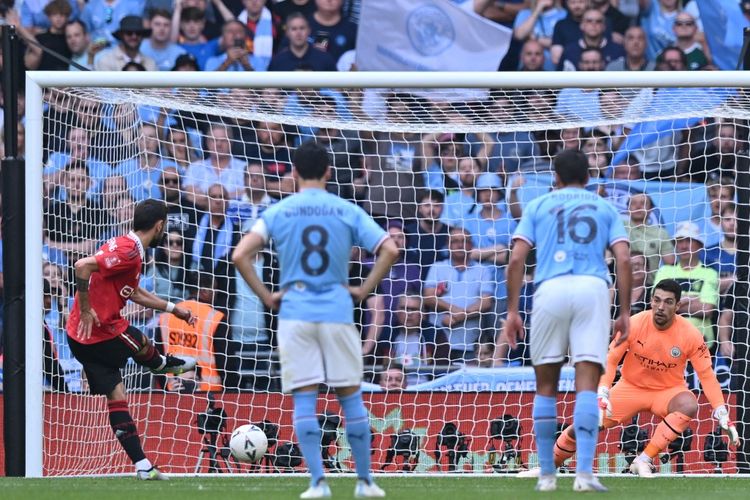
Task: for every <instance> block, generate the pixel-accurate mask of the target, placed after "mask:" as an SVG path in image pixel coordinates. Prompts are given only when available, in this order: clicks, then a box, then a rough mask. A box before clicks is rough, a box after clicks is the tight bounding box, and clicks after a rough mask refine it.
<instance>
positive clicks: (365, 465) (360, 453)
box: [336, 385, 385, 498]
mask: <svg viewBox="0 0 750 500" xmlns="http://www.w3.org/2000/svg"><path fill="white" fill-rule="evenodd" d="M336 396H337V397H338V400H339V403H340V404H341V408H342V409H343V410H344V417H345V418H346V437H347V439H348V440H349V444H350V445H351V447H352V455H354V465H355V468H356V470H357V485H356V487H355V489H354V496H355V498H382V497H384V496H385V491H383V490H382V489H381V488H380V487H379V486H378V485H377V484H375V481H373V480H372V475H371V474H370V441H371V435H370V419H369V418H368V417H367V409H366V408H365V405H364V403H363V402H362V391H361V390H360V387H359V386H358V385H357V386H351V387H338V388H337V389H336Z"/></svg>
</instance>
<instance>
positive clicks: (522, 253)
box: [503, 238, 531, 349]
mask: <svg viewBox="0 0 750 500" xmlns="http://www.w3.org/2000/svg"><path fill="white" fill-rule="evenodd" d="M530 251H531V243H530V242H529V241H527V240H526V239H524V238H515V239H514V240H513V250H512V251H511V252H510V260H509V261H508V269H507V271H506V278H507V280H508V283H507V286H508V315H507V318H506V320H505V328H504V329H503V334H504V335H505V341H506V342H507V343H508V344H509V345H510V347H511V348H513V349H515V347H516V345H517V342H518V341H519V340H521V339H523V337H524V331H523V321H522V320H521V315H520V314H519V312H518V303H519V301H520V299H521V286H522V285H523V276H524V272H525V270H526V259H527V257H528V256H529V252H530Z"/></svg>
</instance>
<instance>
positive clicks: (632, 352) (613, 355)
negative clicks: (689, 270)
mask: <svg viewBox="0 0 750 500" xmlns="http://www.w3.org/2000/svg"><path fill="white" fill-rule="evenodd" d="M681 295H682V290H681V289H680V285H679V283H677V282H676V281H674V280H671V279H665V280H661V281H660V282H659V283H657V284H656V286H655V287H654V293H653V295H652V298H651V309H650V310H648V311H643V312H641V313H638V314H636V315H635V316H633V317H632V318H630V335H629V336H628V338H627V340H626V341H625V342H623V343H622V344H620V345H615V341H613V342H612V344H611V345H610V347H609V353H608V354H607V371H606V373H605V374H604V375H603V376H602V378H601V380H600V382H599V384H600V385H599V394H598V395H599V406H600V407H601V409H602V422H601V426H602V428H604V429H609V428H610V427H614V426H616V425H618V424H622V423H627V422H629V421H630V419H631V418H632V417H633V416H635V415H637V414H638V413H640V412H642V411H650V412H651V413H653V414H654V415H656V416H658V417H661V418H663V419H664V420H662V422H661V423H659V425H658V426H657V427H656V430H655V431H654V434H653V436H652V438H651V441H650V442H649V443H648V445H647V446H646V449H645V450H643V453H641V455H639V456H638V457H636V458H635V460H633V463H632V464H631V465H630V471H631V472H632V473H633V474H637V475H639V476H641V477H652V476H653V471H654V467H653V459H654V457H656V456H657V455H658V454H659V452H661V451H662V450H663V449H664V448H666V447H667V445H668V444H669V443H670V442H672V441H674V440H675V439H677V437H678V436H679V435H680V434H682V432H683V431H684V430H685V429H686V428H687V426H688V424H689V423H690V421H691V420H693V419H694V418H695V416H696V415H697V414H698V401H697V400H696V398H695V395H694V394H693V393H692V392H690V390H689V389H688V388H687V387H686V385H685V366H686V365H687V362H688V361H690V362H691V363H692V365H693V368H695V372H696V373H697V374H698V377H699V378H700V381H701V386H702V387H703V391H704V392H705V393H706V397H707V398H708V401H709V403H710V404H711V406H712V407H713V409H714V412H713V416H714V419H716V421H717V423H718V424H719V427H721V428H722V429H723V430H724V431H725V432H726V433H727V435H728V436H729V441H730V443H731V444H732V445H733V446H738V445H739V443H740V439H739V435H738V434H737V429H736V427H735V426H734V424H732V422H731V420H730V419H729V410H728V409H727V407H726V405H725V404H724V395H723V394H722V393H721V387H720V386H719V382H718V381H717V380H716V374H715V373H714V370H713V368H712V366H711V353H710V352H709V351H708V346H706V343H705V341H704V340H703V335H702V334H701V332H699V331H698V329H697V328H696V327H695V326H693V325H692V324H691V323H690V322H689V321H688V320H687V319H686V318H683V317H682V316H679V315H677V310H678V309H679V308H680V298H681ZM623 356H624V360H623ZM620 360H623V362H622V368H621V370H620V373H621V377H620V380H619V381H618V382H617V383H616V384H615V385H614V387H612V389H611V391H610V386H611V385H612V381H613V380H614V378H615V372H616V371H617V365H618V364H619V362H620ZM575 449H576V441H575V435H574V431H573V426H570V427H567V428H566V429H565V430H564V431H563V432H562V433H561V434H560V437H559V438H558V439H557V442H556V443H555V448H554V453H555V465H556V466H557V467H559V466H561V465H562V464H563V462H564V461H565V460H566V459H568V458H569V457H571V456H572V455H573V453H575ZM535 473H536V470H532V471H529V472H528V473H526V474H523V475H525V476H529V475H534V474H535Z"/></svg>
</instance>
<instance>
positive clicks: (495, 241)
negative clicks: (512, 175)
mask: <svg viewBox="0 0 750 500" xmlns="http://www.w3.org/2000/svg"><path fill="white" fill-rule="evenodd" d="M475 189H476V193H477V207H478V210H475V211H474V212H473V213H471V214H470V215H469V216H468V217H467V218H466V219H464V220H463V222H462V225H463V227H464V229H466V230H468V231H469V233H470V234H471V241H472V244H473V245H472V246H473V247H474V248H473V249H472V250H471V254H470V255H471V258H472V260H475V261H477V262H481V263H483V264H487V265H489V266H493V267H494V270H495V279H494V281H495V283H496V287H495V306H496V310H495V312H496V318H498V319H499V318H500V317H501V316H503V315H504V314H505V307H506V297H507V295H508V290H507V288H506V280H505V266H506V265H507V264H508V249H509V248H510V238H511V235H512V234H513V231H515V229H516V225H517V224H516V220H515V219H514V218H513V217H512V216H511V214H510V213H508V209H507V207H506V205H505V203H504V202H503V201H502V198H503V182H502V181H501V180H500V177H499V176H498V175H497V174H493V173H484V174H482V175H480V176H479V178H478V179H477V182H476V185H475ZM494 323H495V324H494V325H492V326H496V327H499V323H497V322H494ZM488 326H490V325H488Z"/></svg>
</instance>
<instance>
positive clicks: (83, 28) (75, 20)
mask: <svg viewBox="0 0 750 500" xmlns="http://www.w3.org/2000/svg"><path fill="white" fill-rule="evenodd" d="M74 24H77V25H78V26H80V27H81V29H82V30H83V34H84V35H85V34H86V33H88V32H89V30H87V29H86V25H85V24H83V22H81V21H79V20H78V19H73V20H72V21H68V22H67V23H65V27H66V28H67V27H68V26H73V25H74Z"/></svg>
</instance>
